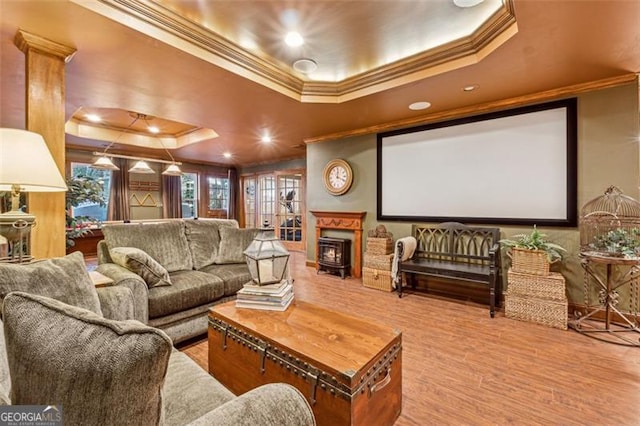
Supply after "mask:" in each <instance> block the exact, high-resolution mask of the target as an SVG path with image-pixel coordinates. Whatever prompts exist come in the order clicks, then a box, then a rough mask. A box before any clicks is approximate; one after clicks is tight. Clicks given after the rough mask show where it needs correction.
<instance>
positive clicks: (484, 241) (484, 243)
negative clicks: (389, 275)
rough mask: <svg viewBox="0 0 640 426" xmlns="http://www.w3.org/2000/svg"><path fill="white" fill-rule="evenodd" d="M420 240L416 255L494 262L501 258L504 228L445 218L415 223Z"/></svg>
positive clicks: (441, 258) (426, 257)
mask: <svg viewBox="0 0 640 426" xmlns="http://www.w3.org/2000/svg"><path fill="white" fill-rule="evenodd" d="M411 234H412V235H413V236H414V237H415V239H416V240H417V242H418V244H417V247H416V251H415V253H414V257H417V258H425V259H433V260H445V261H449V262H460V263H473V264H482V265H490V264H491V263H492V262H493V263H495V262H499V256H497V255H494V253H497V251H498V249H499V243H498V241H499V240H500V229H499V228H482V227H472V226H466V225H463V224H462V223H458V222H445V223H441V224H439V225H435V226H425V225H413V226H412V230H411Z"/></svg>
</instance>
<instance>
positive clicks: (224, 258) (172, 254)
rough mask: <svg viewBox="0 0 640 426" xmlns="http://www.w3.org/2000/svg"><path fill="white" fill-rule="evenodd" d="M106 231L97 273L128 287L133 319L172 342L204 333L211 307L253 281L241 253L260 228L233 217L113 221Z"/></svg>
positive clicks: (100, 245)
mask: <svg viewBox="0 0 640 426" xmlns="http://www.w3.org/2000/svg"><path fill="white" fill-rule="evenodd" d="M102 232H103V234H104V240H103V241H101V242H100V243H98V268H97V270H98V272H100V273H102V274H103V275H106V276H108V277H109V278H111V279H113V280H114V285H115V286H120V287H127V288H129V289H130V290H131V293H132V294H133V298H134V318H135V319H137V320H138V321H140V322H142V323H144V324H148V325H150V326H152V327H156V328H159V329H161V330H163V331H165V332H166V333H167V334H168V335H169V337H171V339H172V340H173V342H174V344H175V343H179V342H181V341H184V340H186V339H189V338H192V337H195V336H198V335H201V334H203V333H206V331H207V312H208V310H209V308H210V307H211V306H213V305H215V304H217V303H221V302H225V301H228V300H232V299H234V298H235V296H236V292H237V291H238V290H239V289H241V288H242V285H243V284H245V283H247V282H248V281H250V280H251V276H250V274H249V270H248V268H247V265H246V261H245V259H244V255H243V251H244V249H245V248H246V247H247V246H248V245H249V243H250V242H251V241H252V240H253V238H254V237H255V236H256V234H257V232H258V230H256V229H239V228H238V222H236V221H235V220H225V219H184V220H183V219H175V220H169V221H163V222H154V223H136V224H110V225H105V226H103V228H102ZM145 255H148V256H147V257H145ZM140 257H142V259H141V258H140Z"/></svg>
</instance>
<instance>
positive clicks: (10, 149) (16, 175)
mask: <svg viewBox="0 0 640 426" xmlns="http://www.w3.org/2000/svg"><path fill="white" fill-rule="evenodd" d="M14 185H18V186H19V187H20V191H24V192H61V191H66V190H67V185H66V184H65V182H64V178H63V177H62V175H61V174H60V170H59V169H58V166H57V165H56V163H55V161H54V160H53V157H52V156H51V152H50V151H49V148H48V147H47V144H46V143H45V141H44V138H43V137H42V136H41V135H39V134H37V133H34V132H29V131H26V130H19V129H4V128H3V129H0V191H11V190H12V187H13V186H14Z"/></svg>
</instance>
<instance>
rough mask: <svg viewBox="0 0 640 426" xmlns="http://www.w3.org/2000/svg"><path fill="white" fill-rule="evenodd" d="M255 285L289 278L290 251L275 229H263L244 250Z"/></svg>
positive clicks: (274, 282)
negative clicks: (276, 234) (277, 236)
mask: <svg viewBox="0 0 640 426" xmlns="http://www.w3.org/2000/svg"><path fill="white" fill-rule="evenodd" d="M244 255H245V256H246V259H247V266H249V273H250V274H251V281H252V284H254V285H268V284H277V283H280V282H282V281H283V280H286V279H288V278H289V252H288V251H287V249H286V248H285V247H284V246H283V245H282V243H281V242H280V240H278V239H277V238H276V237H275V234H274V232H273V230H263V231H261V232H260V233H259V234H258V236H257V237H256V238H255V239H254V240H253V241H252V242H251V244H249V247H247V249H246V250H245V251H244Z"/></svg>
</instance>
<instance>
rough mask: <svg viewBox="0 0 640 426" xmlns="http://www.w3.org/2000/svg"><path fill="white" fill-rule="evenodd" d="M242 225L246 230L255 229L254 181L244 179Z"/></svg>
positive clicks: (253, 179)
mask: <svg viewBox="0 0 640 426" xmlns="http://www.w3.org/2000/svg"><path fill="white" fill-rule="evenodd" d="M244 224H245V227H246V228H256V180H255V178H245V179H244Z"/></svg>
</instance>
